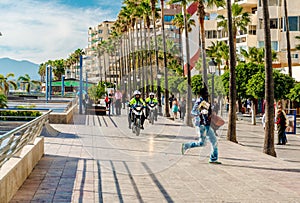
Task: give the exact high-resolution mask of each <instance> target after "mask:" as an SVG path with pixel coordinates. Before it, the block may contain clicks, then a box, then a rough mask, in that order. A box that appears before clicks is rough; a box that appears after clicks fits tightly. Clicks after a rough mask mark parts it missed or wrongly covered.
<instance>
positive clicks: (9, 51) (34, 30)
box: [0, 0, 122, 64]
mask: <svg viewBox="0 0 300 203" xmlns="http://www.w3.org/2000/svg"><path fill="white" fill-rule="evenodd" d="M121 6H122V0H18V1H14V0H0V14H1V20H0V32H1V34H2V36H0V58H4V57H8V58H11V59H15V60H28V61H31V62H33V63H37V64H41V63H44V62H46V61H48V60H56V59H67V58H68V56H69V55H70V54H71V53H72V52H74V51H75V50H76V49H78V48H81V49H84V48H86V47H87V46H88V28H89V27H95V26H97V25H98V24H99V23H100V22H102V21H104V20H115V19H116V17H117V14H118V13H119V11H120V9H121Z"/></svg>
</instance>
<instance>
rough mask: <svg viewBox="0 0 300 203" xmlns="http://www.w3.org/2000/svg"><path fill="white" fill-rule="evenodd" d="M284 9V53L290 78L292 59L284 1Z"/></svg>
mask: <svg viewBox="0 0 300 203" xmlns="http://www.w3.org/2000/svg"><path fill="white" fill-rule="evenodd" d="M283 7H284V22H285V27H286V28H285V29H286V32H285V34H286V51H287V58H288V68H289V76H290V77H292V75H293V73H292V57H291V42H290V27H289V19H288V11H287V3H286V0H283Z"/></svg>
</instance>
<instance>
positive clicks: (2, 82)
mask: <svg viewBox="0 0 300 203" xmlns="http://www.w3.org/2000/svg"><path fill="white" fill-rule="evenodd" d="M14 76H15V75H14V74H13V73H8V74H6V76H4V75H2V74H0V91H3V93H4V94H5V95H8V92H9V85H12V86H13V87H14V89H17V84H16V82H14V81H12V80H8V78H9V77H14Z"/></svg>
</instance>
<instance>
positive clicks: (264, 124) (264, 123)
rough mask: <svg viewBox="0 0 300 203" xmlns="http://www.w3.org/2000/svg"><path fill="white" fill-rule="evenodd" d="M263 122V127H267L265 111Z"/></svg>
mask: <svg viewBox="0 0 300 203" xmlns="http://www.w3.org/2000/svg"><path fill="white" fill-rule="evenodd" d="M261 123H262V125H263V128H264V129H265V127H266V114H265V113H264V115H263V117H262V119H261Z"/></svg>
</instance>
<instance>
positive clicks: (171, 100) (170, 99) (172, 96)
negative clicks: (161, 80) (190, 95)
mask: <svg viewBox="0 0 300 203" xmlns="http://www.w3.org/2000/svg"><path fill="white" fill-rule="evenodd" d="M174 99H175V96H174V94H172V95H171V97H170V98H169V105H170V109H172V104H173V100H174Z"/></svg>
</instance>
